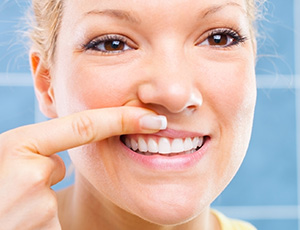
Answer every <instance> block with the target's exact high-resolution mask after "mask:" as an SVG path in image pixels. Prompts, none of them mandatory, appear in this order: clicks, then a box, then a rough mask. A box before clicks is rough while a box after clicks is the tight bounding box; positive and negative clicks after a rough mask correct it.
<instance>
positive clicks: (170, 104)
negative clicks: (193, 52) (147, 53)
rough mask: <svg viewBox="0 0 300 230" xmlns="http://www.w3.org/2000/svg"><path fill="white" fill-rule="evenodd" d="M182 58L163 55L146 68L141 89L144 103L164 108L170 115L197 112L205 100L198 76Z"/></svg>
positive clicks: (139, 95)
mask: <svg viewBox="0 0 300 230" xmlns="http://www.w3.org/2000/svg"><path fill="white" fill-rule="evenodd" d="M190 67H191V66H189V64H188V62H187V61H186V59H185V58H184V57H183V56H181V55H174V52H173V53H171V54H170V55H168V54H163V55H158V56H156V58H152V59H151V60H150V61H148V63H146V64H144V65H143V74H144V76H143V79H145V80H144V81H143V83H142V84H140V85H139V87H138V97H139V100H140V101H141V102H142V103H144V104H151V105H160V106H163V107H164V108H165V109H167V110H168V111H169V112H171V113H180V112H182V111H184V110H195V109H197V108H199V107H200V106H201V105H202V102H203V99H202V95H201V92H200V89H199V87H197V81H199V79H197V76H195V75H196V73H194V72H193V71H192V69H191V68H190Z"/></svg>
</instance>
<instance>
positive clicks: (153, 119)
mask: <svg viewBox="0 0 300 230" xmlns="http://www.w3.org/2000/svg"><path fill="white" fill-rule="evenodd" d="M140 126H141V128H143V129H154V130H156V129H158V130H162V129H166V128H167V118H166V117H165V116H161V115H145V116H143V117H142V118H141V119H140Z"/></svg>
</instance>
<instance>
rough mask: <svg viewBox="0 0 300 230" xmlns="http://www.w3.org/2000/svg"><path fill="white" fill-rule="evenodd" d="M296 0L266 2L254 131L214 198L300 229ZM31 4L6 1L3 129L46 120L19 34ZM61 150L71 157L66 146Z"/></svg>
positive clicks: (249, 216)
mask: <svg viewBox="0 0 300 230" xmlns="http://www.w3.org/2000/svg"><path fill="white" fill-rule="evenodd" d="M296 1H298V0H294V1H293V0H269V2H268V4H266V8H267V10H266V12H265V15H266V16H265V17H266V19H265V21H264V22H263V23H262V27H263V30H261V31H262V32H263V33H261V37H262V38H260V39H259V43H258V48H259V50H258V56H259V57H258V63H257V80H258V98H257V106H256V115H255V120H254V128H253V136H252V139H251V143H250V146H249V151H248V153H247V156H246V158H245V161H244V163H243V165H242V167H241V169H240V171H239V172H238V174H237V176H236V177H235V178H234V179H233V181H232V182H231V183H230V185H229V186H228V187H227V188H226V189H225V191H224V192H223V193H222V194H221V196H220V197H218V198H217V199H216V201H215V202H214V204H213V207H215V208H218V209H220V210H221V211H223V212H225V214H227V215H229V216H232V217H236V218H242V219H245V220H248V221H250V222H252V223H253V224H254V225H255V226H257V227H258V229H262V230H282V229H289V230H294V229H298V230H299V229H300V227H299V214H298V213H299V212H298V210H300V208H299V207H300V206H299V199H298V198H299V197H298V196H299V195H298V194H299V193H300V191H299V182H298V181H297V177H298V174H299V172H300V170H299V167H300V162H299V159H298V158H299V157H298V154H299V146H298V145H297V138H299V130H300V128H299V124H300V122H299V119H300V118H299V111H300V109H299V108H300V105H299V104H300V102H299V99H297V98H299V88H298V87H299V85H297V84H296V83H297V79H298V78H299V68H298V66H299V65H300V63H298V64H296V60H298V61H299V60H300V57H299V55H300V50H299V46H298V47H297V42H295V41H297V38H298V39H299V38H300V37H299V34H297V33H300V28H296V26H297V25H298V26H299V24H297V23H296V18H297V17H298V16H297V14H295V13H294V12H299V14H300V7H299V5H300V4H299V3H297V2H296ZM27 4H28V3H26V1H25V0H23V1H22V0H11V1H6V0H4V2H2V3H0V108H1V113H0V132H3V131H6V130H8V129H11V128H14V127H17V126H20V125H25V124H31V123H34V122H36V121H40V120H42V119H43V116H42V115H41V114H40V113H39V111H38V108H37V106H36V102H35V97H34V92H33V89H32V86H31V81H30V78H29V77H28V76H29V75H30V74H29V65H28V60H27V57H26V53H27V50H26V49H25V48H24V40H23V39H20V33H18V31H19V29H20V28H22V26H20V25H22V24H23V23H24V22H23V21H22V20H20V17H21V16H22V15H23V14H24V12H25V11H26V10H25V9H26V7H27ZM297 7H298V8H297ZM298 19H299V20H300V18H299V17H298ZM296 31H297V32H296ZM25 42H26V41H25ZM15 76H17V79H22V76H24V79H23V80H21V81H22V83H20V81H14V79H15V78H16V77H15ZM18 82H19V83H18ZM297 114H298V117H297ZM298 140H299V139H298ZM61 156H63V158H64V160H65V161H66V162H67V163H69V159H68V157H67V154H66V153H61ZM72 180H73V177H69V178H67V179H66V180H65V181H63V182H62V183H59V184H58V185H56V186H55V187H54V188H55V189H60V188H63V187H65V186H66V185H68V184H70V183H72Z"/></svg>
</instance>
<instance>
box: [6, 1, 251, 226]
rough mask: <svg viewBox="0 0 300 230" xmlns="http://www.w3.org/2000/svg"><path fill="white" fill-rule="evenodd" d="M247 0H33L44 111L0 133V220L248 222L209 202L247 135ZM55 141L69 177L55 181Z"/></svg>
mask: <svg viewBox="0 0 300 230" xmlns="http://www.w3.org/2000/svg"><path fill="white" fill-rule="evenodd" d="M255 3H256V2H254V1H252V0H201V1H199V0H187V1H186V0H185V1H183V0H174V1H158V0H151V1H136V0H101V1H100V0H85V1H80V0H56V1H41V0H33V8H34V13H35V20H36V24H35V26H34V28H33V30H32V40H33V46H32V49H31V52H30V58H31V67H32V73H33V77H34V87H35V91H36V95H37V98H38V100H39V104H40V108H41V110H42V112H43V113H44V114H45V115H46V116H48V117H50V118H57V119H53V120H51V121H48V122H45V123H41V124H35V125H31V126H26V127H21V128H18V129H15V130H11V131H9V132H6V133H4V134H2V135H1V136H0V146H1V147H0V148H1V150H0V153H1V155H0V157H1V161H0V162H1V163H0V165H1V166H0V170H1V174H0V175H1V177H0V179H1V189H0V191H1V197H0V198H1V205H0V223H1V227H2V228H3V229H67V230H77V229H109V230H114V229H117V230H120V229H121V230H123V229H124V230H126V229H185V230H193V229H201V230H207V229H210V230H211V229H213V230H215V229H254V227H252V226H250V225H249V224H247V223H243V222H239V221H234V220H229V219H227V218H226V217H224V216H223V215H222V214H220V213H218V212H216V211H212V210H211V209H210V204H211V203H212V201H213V200H214V199H215V198H216V197H217V196H218V195H219V194H220V193H221V192H222V190H223V189H224V188H225V187H226V185H227V184H228V183H229V182H230V180H231V179H232V177H233V176H234V175H235V173H236V171H237V170H238V168H239V166H240V164H241V163H242V161H243V158H244V156H245V153H246V150H247V147H248V143H249V139H250V135H251V127H252V120H253V113H254V107H255V100H256V88H255V71H254V67H255V56H256V45H255V44H256V43H255V32H254V28H253V20H254V16H253V15H254V14H255V8H254V5H255ZM66 149H69V154H70V158H71V159H72V162H73V164H74V167H75V173H76V179H75V184H74V185H73V186H72V187H70V188H67V189H66V190H63V191H61V192H59V193H58V194H55V193H54V192H53V191H52V190H51V189H50V186H52V185H54V184H56V183H58V182H59V181H61V180H62V179H63V177H64V175H65V167H64V164H63V162H62V160H61V159H60V158H59V157H58V156H57V155H55V153H57V152H59V151H62V150H66ZM7 194H9V196H8V195H7Z"/></svg>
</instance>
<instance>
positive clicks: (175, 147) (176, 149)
mask: <svg viewBox="0 0 300 230" xmlns="http://www.w3.org/2000/svg"><path fill="white" fill-rule="evenodd" d="M171 151H172V153H180V152H183V151H184V147H183V140H182V139H180V138H176V139H174V140H173V142H172V146H171Z"/></svg>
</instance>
